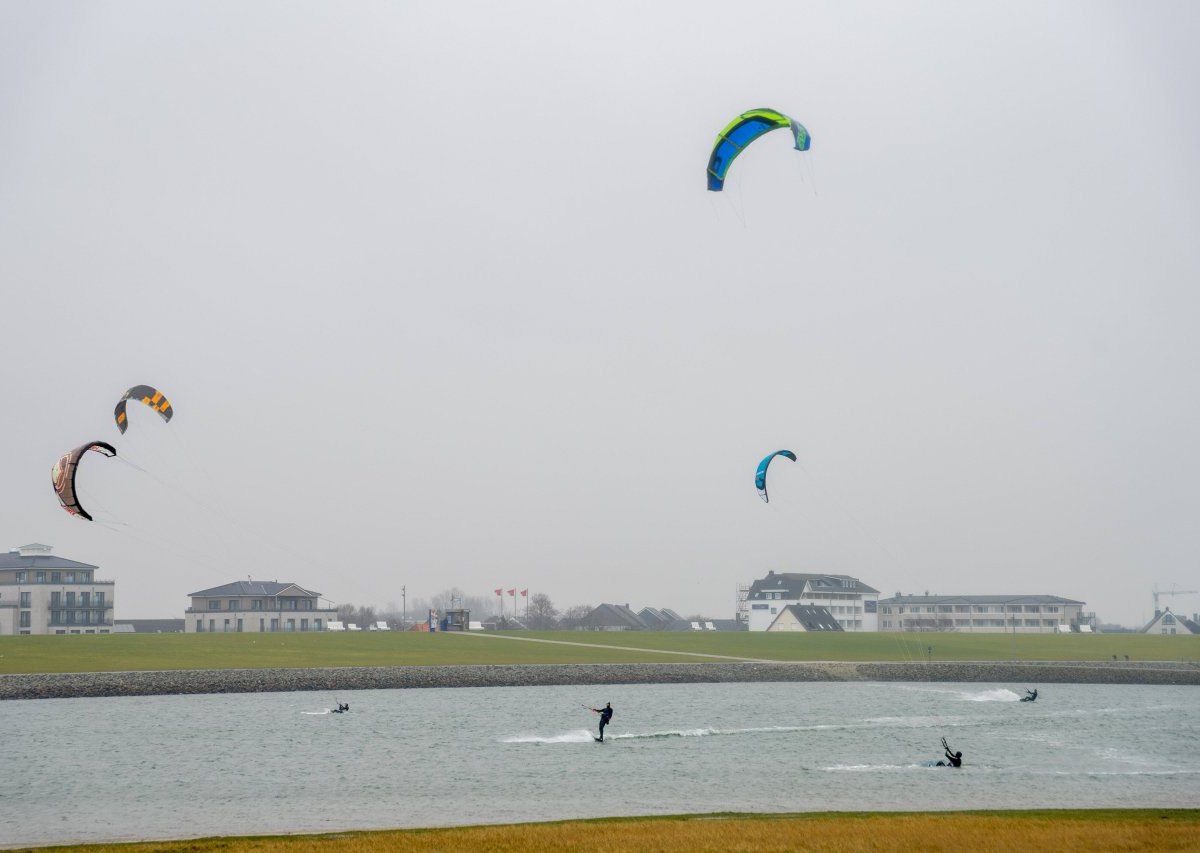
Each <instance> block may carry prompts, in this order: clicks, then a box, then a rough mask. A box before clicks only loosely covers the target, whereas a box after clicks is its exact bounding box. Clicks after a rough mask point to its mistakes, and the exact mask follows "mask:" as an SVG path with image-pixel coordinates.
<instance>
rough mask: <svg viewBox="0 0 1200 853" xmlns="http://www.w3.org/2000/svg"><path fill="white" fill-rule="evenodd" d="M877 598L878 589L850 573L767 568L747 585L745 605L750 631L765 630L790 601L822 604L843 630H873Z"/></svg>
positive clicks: (805, 604) (791, 602)
mask: <svg viewBox="0 0 1200 853" xmlns="http://www.w3.org/2000/svg"><path fill="white" fill-rule="evenodd" d="M878 600H879V590H877V589H873V588H871V587H869V586H867V585H866V584H865V583H863V582H862V581H860V580H859V579H858V578H853V577H850V576H849V575H822V574H802V573H798V572H779V573H778V574H777V573H775V572H774V571H770V572H767V576H766V577H765V578H760V579H759V580H756V581H755V582H754V583H752V584H751V585H750V590H749V592H748V593H747V596H746V605H747V607H748V612H749V615H750V618H749V627H750V630H751V631H766V630H768V629H769V628H770V627H771V626H772V625H773V624H774V623H775V620H776V619H777V618H778V617H779V615H780V614H781V613H782V612H783V611H784V610H785V609H786V608H788V607H790V606H792V605H793V604H798V605H803V606H818V607H824V608H825V609H826V610H827V611H828V612H829V614H830V615H831V616H832V617H833V618H834V619H836V620H837V623H838V625H840V626H841V628H842V630H843V631H876V630H878V625H877V623H876V607H875V605H876V602H877V601H878ZM739 608H740V604H739ZM810 621H811V620H810ZM787 622H788V620H786V619H785V623H787ZM782 624H784V623H781V625H782ZM776 630H779V628H777V629H776Z"/></svg>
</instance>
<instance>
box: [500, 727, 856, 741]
mask: <svg viewBox="0 0 1200 853" xmlns="http://www.w3.org/2000/svg"><path fill="white" fill-rule="evenodd" d="M833 728H841V727H840V726H828V725H813V726H754V727H752V728H744V729H718V728H715V727H712V726H706V727H703V728H694V729H667V730H665V731H657V732H622V733H620V734H617V733H613V732H610V733H608V734H606V735H605V736H604V739H605V740H606V741H609V740H657V739H662V738H675V737H678V738H685V737H721V736H729V735H748V734H778V733H787V732H806V731H818V730H824V729H833ZM595 739H596V736H595V735H594V734H592V732H591V730H590V729H579V730H577V731H571V732H565V733H563V734H558V735H513V736H512V737H506V738H501V739H500V742H501V743H587V742H588V741H592V740H595Z"/></svg>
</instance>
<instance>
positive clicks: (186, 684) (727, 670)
mask: <svg viewBox="0 0 1200 853" xmlns="http://www.w3.org/2000/svg"><path fill="white" fill-rule="evenodd" d="M753 681H759V682H762V681H958V682H989V683H1010V684H1011V683H1016V684H1018V685H1025V684H1027V683H1028V684H1054V683H1058V684H1194V685H1200V665H1196V664H1193V663H1190V662H1182V663H1171V662H1153V663H1151V662H1144V663H1131V662H1125V663H1115V662H1114V663H1111V664H1109V663H1105V662H1087V661H1079V662H1066V661H1047V662H1031V663H984V662H962V663H855V662H841V661H829V662H803V663H770V662H731V663H632V664H630V663H625V664H522V665H495V666H392V667H330V668H322V669H209V670H179V671H175V670H166V671H155V672H82V673H51V674H40V675H0V699H61V698H77V697H92V696H155V695H171V694H187V693H274V692H286V691H294V690H317V691H345V690H385V689H387V690H390V689H396V688H419V687H537V686H544V685H555V684H686V683H699V682H753Z"/></svg>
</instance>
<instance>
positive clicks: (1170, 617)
mask: <svg viewBox="0 0 1200 853" xmlns="http://www.w3.org/2000/svg"><path fill="white" fill-rule="evenodd" d="M22 606H24V605H22ZM1162 623H1163V624H1164V625H1174V624H1175V615H1174V614H1173V613H1171V611H1169V610H1168V611H1167V612H1166V613H1164V614H1163V621H1162Z"/></svg>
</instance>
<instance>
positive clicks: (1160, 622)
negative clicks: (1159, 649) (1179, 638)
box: [1142, 607, 1200, 636]
mask: <svg viewBox="0 0 1200 853" xmlns="http://www.w3.org/2000/svg"><path fill="white" fill-rule="evenodd" d="M1142 633H1143V634H1166V635H1168V636H1170V635H1171V634H1181V635H1183V636H1190V635H1192V634H1200V617H1198V616H1197V615H1196V614H1194V613H1193V614H1192V618H1191V619H1188V618H1187V617H1186V616H1180V615H1179V614H1178V613H1172V612H1171V608H1170V607H1168V608H1166V609H1165V610H1161V611H1159V612H1158V613H1157V614H1155V616H1154V618H1153V619H1151V620H1150V623H1149V624H1148V625H1147V626H1146V627H1145V628H1143V629H1142Z"/></svg>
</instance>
